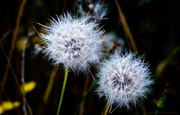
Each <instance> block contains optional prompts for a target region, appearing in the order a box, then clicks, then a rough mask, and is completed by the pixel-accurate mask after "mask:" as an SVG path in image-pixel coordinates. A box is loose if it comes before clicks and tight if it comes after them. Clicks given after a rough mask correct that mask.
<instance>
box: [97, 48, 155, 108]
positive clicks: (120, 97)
mask: <svg viewBox="0 0 180 115" xmlns="http://www.w3.org/2000/svg"><path fill="white" fill-rule="evenodd" d="M135 56H136V54H134V53H126V54H125V55H120V53H118V52H117V51H116V52H115V53H114V54H113V55H110V57H109V60H106V61H105V62H104V63H102V64H101V66H100V71H99V74H98V77H99V79H98V82H97V84H98V88H97V90H96V91H97V93H99V94H100V96H104V97H105V98H106V99H107V104H110V107H112V105H115V106H117V108H118V107H119V108H121V107H127V109H130V105H132V104H133V105H134V106H136V103H137V102H138V99H139V98H143V97H145V94H146V92H151V90H150V88H149V86H150V85H151V84H152V83H153V81H152V80H151V78H150V72H149V69H148V65H147V64H146V63H144V61H143V60H141V59H142V57H139V58H136V57H135Z"/></svg>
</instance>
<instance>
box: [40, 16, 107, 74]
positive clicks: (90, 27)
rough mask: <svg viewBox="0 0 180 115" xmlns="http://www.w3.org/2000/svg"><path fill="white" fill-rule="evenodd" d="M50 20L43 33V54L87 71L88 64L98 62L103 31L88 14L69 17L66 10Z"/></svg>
mask: <svg viewBox="0 0 180 115" xmlns="http://www.w3.org/2000/svg"><path fill="white" fill-rule="evenodd" d="M57 18H58V19H57V20H55V19H53V20H50V21H51V23H50V26H49V27H48V26H44V27H46V28H47V29H46V30H47V33H46V34H40V35H41V38H42V39H43V40H44V41H45V44H46V45H45V47H44V53H46V56H47V57H48V58H49V59H52V60H53V61H54V62H55V63H54V64H60V63H62V64H64V67H68V68H69V69H70V70H73V71H76V70H81V71H82V70H86V69H87V68H88V66H89V64H95V63H98V62H99V60H100V57H101V56H102V54H103V53H102V50H103V46H102V44H103V39H102V38H101V36H102V34H103V33H104V32H103V31H102V30H100V29H98V25H97V24H95V22H94V21H90V17H89V16H84V17H81V18H76V17H72V16H71V15H70V14H69V13H67V15H64V16H60V17H57Z"/></svg>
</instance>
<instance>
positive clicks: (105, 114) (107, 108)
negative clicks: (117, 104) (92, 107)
mask: <svg viewBox="0 0 180 115" xmlns="http://www.w3.org/2000/svg"><path fill="white" fill-rule="evenodd" d="M109 107H110V104H108V105H107V106H106V110H105V112H104V115H107V112H108V110H109Z"/></svg>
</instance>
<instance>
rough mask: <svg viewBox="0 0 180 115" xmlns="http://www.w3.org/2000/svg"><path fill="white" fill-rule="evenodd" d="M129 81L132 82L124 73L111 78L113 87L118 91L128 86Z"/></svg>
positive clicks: (118, 73)
mask: <svg viewBox="0 0 180 115" xmlns="http://www.w3.org/2000/svg"><path fill="white" fill-rule="evenodd" d="M131 81H132V80H131V79H130V78H129V77H128V75H126V74H125V73H120V72H117V73H116V74H115V76H114V77H113V86H114V87H118V90H120V89H124V87H125V86H128V85H129V84H130V83H131Z"/></svg>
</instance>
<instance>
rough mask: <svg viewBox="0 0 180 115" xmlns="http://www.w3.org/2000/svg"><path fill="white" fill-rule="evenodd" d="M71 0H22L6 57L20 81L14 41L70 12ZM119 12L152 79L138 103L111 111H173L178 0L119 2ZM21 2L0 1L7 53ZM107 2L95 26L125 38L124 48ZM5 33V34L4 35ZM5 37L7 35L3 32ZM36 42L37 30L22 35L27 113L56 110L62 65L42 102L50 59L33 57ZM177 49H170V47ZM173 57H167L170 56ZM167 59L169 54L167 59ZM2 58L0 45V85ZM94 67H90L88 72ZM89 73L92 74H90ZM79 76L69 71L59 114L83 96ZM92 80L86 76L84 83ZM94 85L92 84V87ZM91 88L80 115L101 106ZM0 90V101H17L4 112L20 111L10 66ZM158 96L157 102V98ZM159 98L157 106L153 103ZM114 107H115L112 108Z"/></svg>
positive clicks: (179, 84) (177, 87)
mask: <svg viewBox="0 0 180 115" xmlns="http://www.w3.org/2000/svg"><path fill="white" fill-rule="evenodd" d="M76 2H77V1H76V0H74V1H73V0H27V1H26V4H25V7H24V9H23V10H24V11H23V14H22V18H21V21H20V27H19V31H18V36H17V40H16V45H15V49H14V52H13V56H12V59H11V64H12V68H13V70H14V72H15V74H16V76H17V79H18V82H19V83H20V84H21V80H20V78H21V61H22V57H21V54H22V50H21V49H19V48H18V41H21V40H23V39H24V38H25V37H26V36H28V33H29V32H33V31H34V32H35V29H33V27H35V28H36V30H37V31H38V32H41V31H43V30H42V28H41V26H40V25H38V24H37V22H39V23H41V24H47V23H49V20H48V19H50V18H51V16H52V17H55V15H56V14H57V15H61V14H63V12H66V11H67V10H68V11H69V12H72V13H74V14H75V11H76V7H75V6H76V5H75V4H76ZM118 2H119V4H120V6H121V8H122V11H123V12H124V14H125V16H126V21H127V23H128V25H129V28H130V30H131V33H132V35H133V37H134V40H135V43H136V45H137V48H138V50H139V54H141V55H142V54H144V55H145V60H146V62H148V63H149V64H150V70H151V72H152V74H151V75H152V78H153V79H154V81H155V84H154V85H153V86H152V94H149V95H148V96H147V99H145V100H144V101H143V104H142V103H141V102H140V103H139V105H137V107H136V108H135V107H132V108H131V110H129V111H127V110H126V108H122V109H116V110H115V111H114V112H113V113H112V114H136V115H141V114H143V112H144V114H148V115H151V114H154V113H155V112H156V111H159V113H158V114H179V107H178V106H179V103H180V99H179V97H180V93H179V91H180V66H179V65H180V62H179V59H180V53H179V48H178V47H179V46H180V2H179V0H119V1H118ZM21 3H22V1H21V0H6V1H3V2H2V3H1V7H0V8H1V9H0V12H1V18H0V37H1V38H0V39H1V44H2V46H3V48H4V50H5V52H6V54H7V55H8V54H9V51H10V46H11V44H12V37H13V31H14V28H15V26H16V20H17V16H18V11H19V8H20V5H21ZM104 3H105V4H108V5H107V6H108V13H107V17H108V19H107V20H103V21H102V22H101V25H103V29H104V30H106V33H108V32H111V31H113V32H114V33H115V34H116V35H117V36H118V37H121V38H122V39H123V40H124V41H125V48H126V49H128V43H127V42H128V41H126V36H125V33H124V30H123V27H122V24H121V20H120V18H119V14H118V10H117V7H116V4H115V2H114V0H104ZM7 33H8V34H7ZM5 35H7V36H5ZM3 36H5V37H3ZM37 43H40V41H39V37H38V34H37V32H35V33H34V34H33V36H31V37H29V38H28V44H27V47H26V57H25V81H26V82H28V81H35V82H36V84H37V85H36V88H35V89H34V90H33V91H31V92H29V93H28V94H27V95H26V99H27V101H28V102H29V105H30V107H31V109H32V111H33V114H47V115H49V114H51V115H53V114H56V111H57V107H58V101H59V97H60V93H61V87H62V82H63V77H64V69H62V68H59V69H58V72H57V74H56V78H55V82H54V84H53V88H52V91H51V93H50V97H49V98H48V102H47V103H46V104H45V103H44V102H43V95H44V92H45V89H46V87H47V84H48V80H49V77H50V74H51V71H52V70H53V65H52V64H51V61H47V59H46V58H44V54H42V53H40V54H38V55H34V54H33V51H34V45H35V44H37ZM175 48H178V50H176V51H177V52H174V53H172V51H173V49H175ZM172 55H173V56H172ZM168 57H171V58H170V60H168V61H167V64H166V66H165V67H164V68H163V70H162V72H161V73H160V74H158V75H157V74H156V73H157V72H158V69H157V68H158V67H159V66H160V65H161V64H162V63H163V62H164V60H166V59H167V58H168ZM168 59H169V58H168ZM6 65H7V58H6V57H5V54H4V53H3V50H2V48H1V49H0V83H2V80H3V76H4V73H5V68H6ZM94 71H95V70H93V69H92V72H94ZM94 76H95V74H94ZM86 79H87V78H86V77H84V75H82V74H80V75H76V74H74V73H73V72H70V73H69V77H68V81H67V86H66V91H65V96H64V100H63V104H62V108H61V114H64V115H67V114H74V113H75V111H76V109H77V108H78V106H79V104H80V102H81V101H82V98H83V90H84V84H85V82H84V81H85V80H86ZM92 82H93V78H92V77H91V76H90V78H89V82H88V86H90V84H91V83H92ZM95 87H96V86H95ZM95 87H94V88H93V90H92V91H91V92H90V93H89V95H88V96H87V98H86V103H85V106H84V115H96V114H97V115H99V114H101V112H102V111H103V109H104V106H105V104H106V102H105V99H103V98H101V99H99V98H98V96H97V95H96V94H95V93H94V90H95ZM3 89H4V91H2V87H1V89H0V93H1V95H0V103H1V102H3V101H5V100H11V101H20V102H21V105H20V107H18V108H17V109H15V110H11V111H7V112H5V113H4V114H12V113H13V114H23V111H22V96H21V94H20V92H19V89H18V86H17V82H16V81H15V79H14V75H13V74H12V70H11V69H9V71H8V77H7V81H6V83H5V85H4V87H3ZM163 97H164V99H163V100H162V98H163ZM158 102H161V107H159V106H157V103H158ZM114 108H115V107H114Z"/></svg>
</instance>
